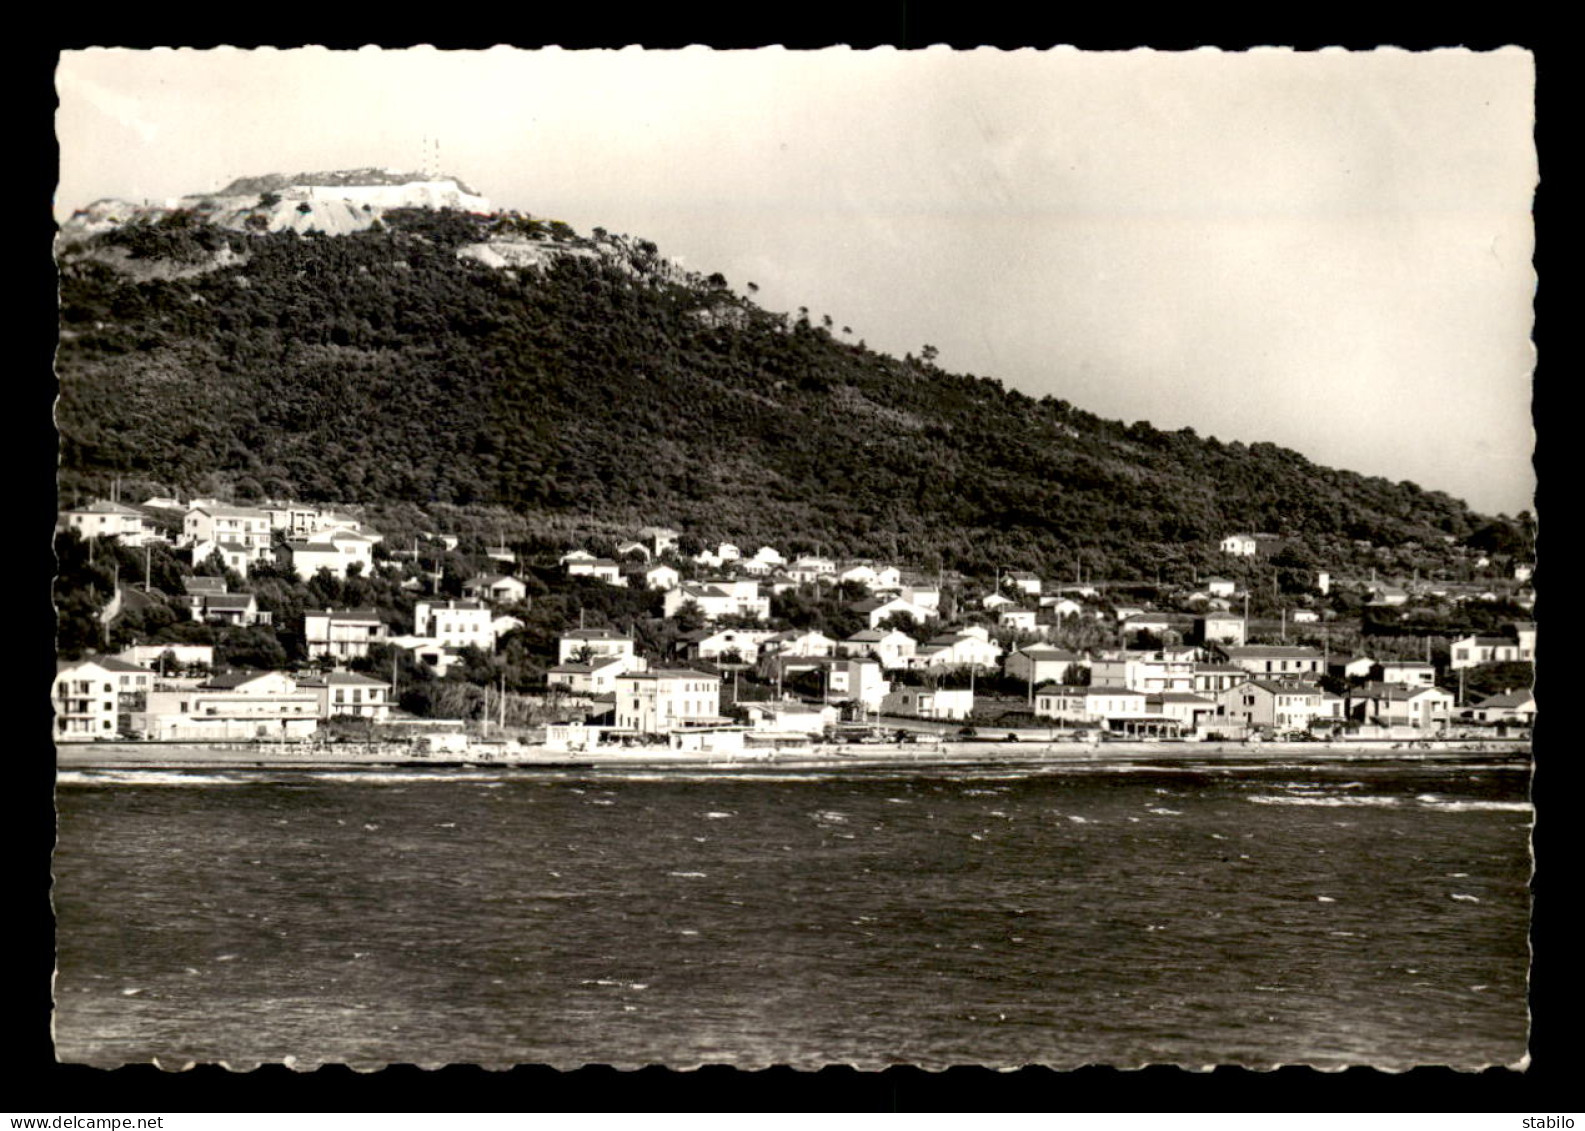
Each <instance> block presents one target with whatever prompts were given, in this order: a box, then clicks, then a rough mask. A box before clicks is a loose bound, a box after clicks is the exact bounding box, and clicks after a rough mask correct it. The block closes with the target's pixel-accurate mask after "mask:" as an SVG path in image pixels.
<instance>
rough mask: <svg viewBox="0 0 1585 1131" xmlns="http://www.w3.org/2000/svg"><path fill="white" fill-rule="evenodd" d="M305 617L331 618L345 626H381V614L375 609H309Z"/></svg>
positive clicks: (305, 612)
mask: <svg viewBox="0 0 1585 1131" xmlns="http://www.w3.org/2000/svg"><path fill="white" fill-rule="evenodd" d="M303 615H304V616H305V617H329V618H330V619H331V620H334V621H340V622H341V623H343V624H349V623H350V624H379V623H380V614H379V613H377V612H375V611H374V610H373V609H323V610H321V609H307V610H305V611H304V613H303Z"/></svg>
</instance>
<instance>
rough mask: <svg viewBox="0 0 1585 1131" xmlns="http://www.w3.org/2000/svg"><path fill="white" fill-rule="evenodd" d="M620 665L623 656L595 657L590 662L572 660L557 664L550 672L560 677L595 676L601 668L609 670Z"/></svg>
mask: <svg viewBox="0 0 1585 1131" xmlns="http://www.w3.org/2000/svg"><path fill="white" fill-rule="evenodd" d="M620 663H622V657H621V656H595V657H593V658H592V659H589V660H584V661H576V660H570V661H568V662H567V663H565V664H557V665H556V666H555V667H553V668H551V669H550V670H551V672H552V674H559V675H593V674H594V673H595V672H597V671H599V670H600V669H601V668H608V667H610V666H611V665H612V664H620Z"/></svg>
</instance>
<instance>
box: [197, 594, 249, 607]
mask: <svg viewBox="0 0 1585 1131" xmlns="http://www.w3.org/2000/svg"><path fill="white" fill-rule="evenodd" d="M254 603H255V602H254V599H253V594H252V593H210V594H208V595H206V596H205V597H204V607H205V608H206V609H246V608H248V607H250V606H251V605H253V604H254Z"/></svg>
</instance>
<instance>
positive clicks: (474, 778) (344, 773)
mask: <svg viewBox="0 0 1585 1131" xmlns="http://www.w3.org/2000/svg"><path fill="white" fill-rule="evenodd" d="M305 776H306V777H308V778H310V779H312V780H313V781H324V782H334V783H336V784H338V785H340V784H350V785H412V784H414V783H416V782H474V783H476V784H479V785H500V784H501V783H500V781H499V780H498V779H497V778H496V776H495V775H493V774H490V773H482V774H481V773H472V774H470V773H457V772H452V773H444V772H438V773H437V772H435V771H433V770H394V771H376V770H327V771H324V772H321V773H313V774H307V775H305Z"/></svg>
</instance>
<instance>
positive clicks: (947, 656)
mask: <svg viewBox="0 0 1585 1131" xmlns="http://www.w3.org/2000/svg"><path fill="white" fill-rule="evenodd" d="M1001 658H1002V646H1001V645H1000V644H993V643H991V642H990V641H988V640H986V639H985V638H984V637H983V636H981V635H979V634H978V633H973V632H968V631H960V632H949V633H945V634H944V635H941V636H933V637H931V638H930V639H929V640H928V641H926V642H925V643H923V644H921V645H919V647H918V649H917V650H916V651H915V653H914V662H913V665H912V666H913V667H928V668H938V667H969V666H973V667H981V668H994V667H996V666H997V663H998V662H999V661H1000V660H1001Z"/></svg>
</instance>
